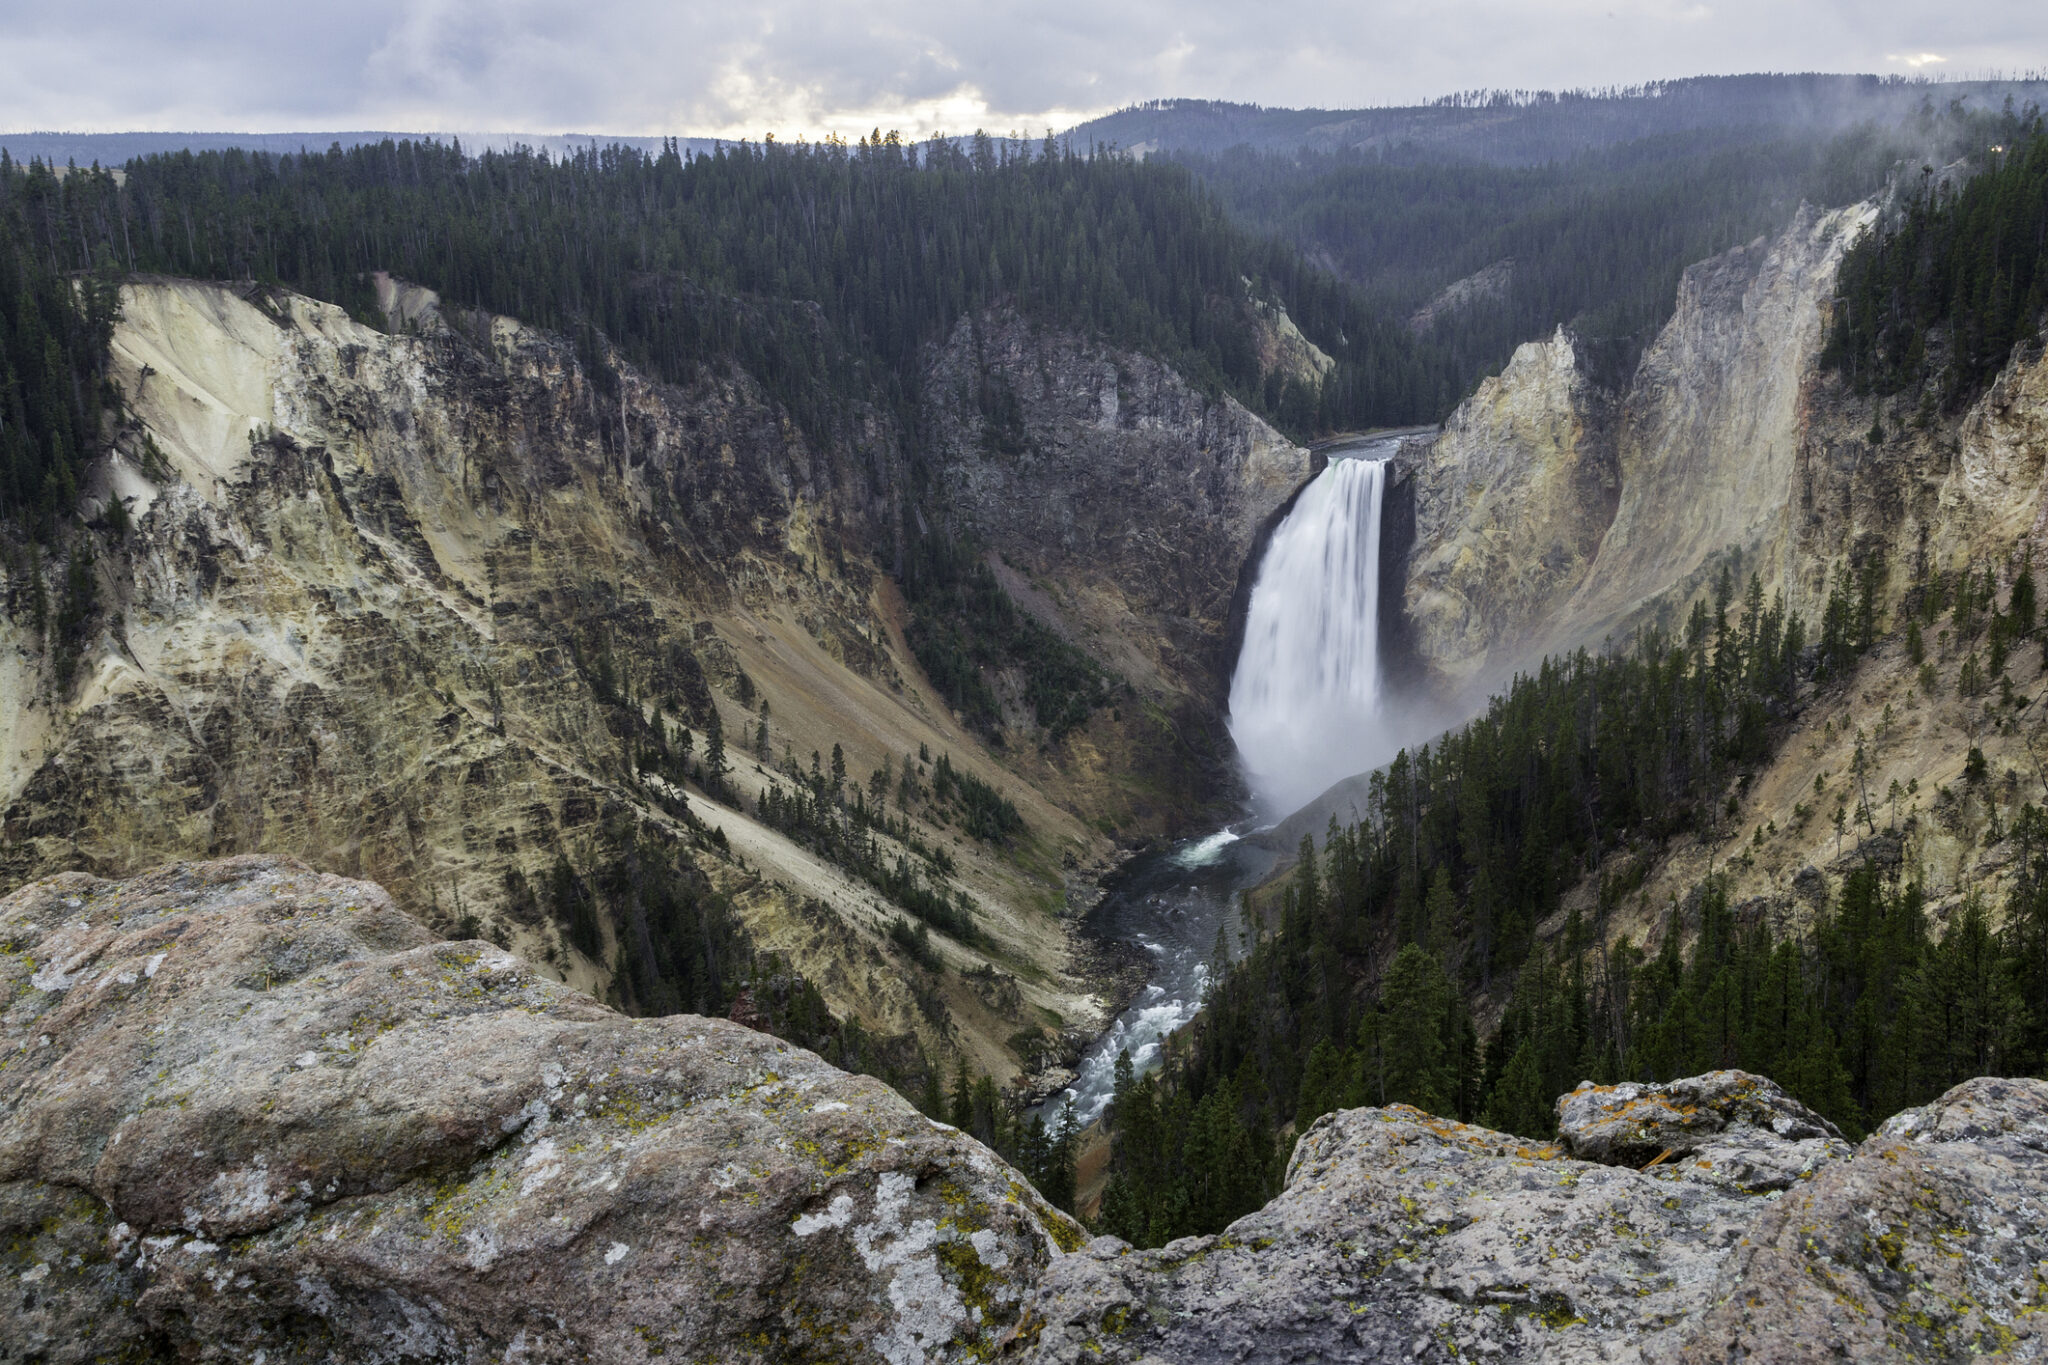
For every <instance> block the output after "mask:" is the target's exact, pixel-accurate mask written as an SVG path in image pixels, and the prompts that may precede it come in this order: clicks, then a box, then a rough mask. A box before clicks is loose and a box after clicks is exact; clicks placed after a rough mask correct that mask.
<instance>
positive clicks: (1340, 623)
mask: <svg viewBox="0 0 2048 1365" xmlns="http://www.w3.org/2000/svg"><path fill="white" fill-rule="evenodd" d="M1420 430H1424V431H1426V430H1427V428H1423V429H1420ZM1415 434H1417V432H1416V431H1414V430H1409V431H1398V432H1383V433H1379V434H1376V435H1373V436H1366V437H1361V438H1359V439H1357V440H1354V441H1349V442H1345V443H1342V444H1339V445H1335V446H1331V447H1326V448H1325V450H1324V454H1325V455H1326V456H1327V457H1328V458H1329V460H1330V461H1331V465H1332V468H1329V469H1326V470H1325V471H1324V472H1323V473H1322V474H1320V475H1318V476H1317V479H1316V481H1315V482H1314V483H1313V484H1311V485H1310V487H1309V488H1308V490H1306V491H1305V492H1304V493H1303V495H1302V497H1301V498H1300V499H1299V500H1297V503H1296V507H1295V510H1294V511H1293V512H1291V513H1290V514H1289V515H1288V518H1287V520H1286V521H1285V522H1283V523H1282V524H1281V526H1280V527H1279V528H1277V529H1276V530H1275V532H1274V536H1273V540H1272V542H1271V543H1270V544H1269V547H1268V550H1267V557H1266V559H1265V560H1264V561H1262V563H1261V566H1260V577H1259V581H1258V585H1257V587H1255V589H1254V591H1253V597H1252V606H1251V619H1250V621H1249V622H1248V624H1247V627H1246V640H1245V646H1244V650H1243V652H1242V653H1241V654H1240V655H1239V657H1238V663H1237V667H1236V669H1235V670H1234V675H1233V679H1232V687H1231V698H1232V705H1233V709H1234V710H1244V711H1245V712H1247V714H1244V715H1233V718H1232V722H1231V732H1232V736H1233V738H1234V739H1235V740H1236V741H1237V742H1238V744H1239V745H1240V746H1241V752H1240V755H1239V757H1240V762H1241V763H1242V765H1243V767H1244V769H1245V772H1246V775H1247V777H1248V779H1249V781H1250V783H1251V787H1252V796H1253V800H1254V804H1255V807H1256V809H1258V810H1259V811H1260V812H1261V813H1262V814H1263V816H1264V817H1265V818H1264V819H1263V820H1262V819H1260V818H1258V817H1254V816H1251V815H1247V816H1246V817H1245V818H1244V819H1242V820H1239V821H1237V822H1235V823H1233V824H1231V825H1230V826H1228V827H1226V828H1224V829H1221V830H1217V831H1216V832H1214V833H1212V834H1209V835H1207V836H1205V837H1203V838H1199V839H1189V840H1186V841H1184V842H1181V843H1178V844H1175V845H1173V846H1171V847H1170V848H1166V849H1161V850H1156V851H1153V852H1150V853H1146V854H1143V855H1141V856H1140V857H1137V858H1135V859H1133V860H1132V861H1131V862H1129V863H1128V864H1126V865H1125V866H1124V867H1123V868H1122V869H1121V870H1120V871H1119V872H1117V873H1116V875H1115V876H1114V877H1112V878H1111V880H1110V881H1109V882H1108V883H1107V884H1106V888H1105V889H1106V890H1107V892H1108V894H1107V895H1106V896H1105V897H1104V898H1103V900H1102V903H1101V904H1100V905H1098V906H1097V907H1096V908H1095V910H1094V911H1093V912H1092V913H1091V914H1090V915H1089V919H1088V925H1087V932H1089V933H1091V934H1094V935H1096V936H1099V937H1102V938H1108V939H1114V940H1117V941H1119V942H1125V943H1132V944H1136V945H1137V946H1138V947H1140V948H1142V949H1143V950H1144V951H1145V953H1146V954H1147V956H1149V957H1150V959H1151V964H1152V965H1151V972H1150V974H1149V978H1148V980H1147V982H1146V984H1145V987H1144V989H1143V990H1142V991H1140V992H1139V994H1138V997H1137V999H1135V1000H1133V1001H1132V1002H1131V1003H1130V1005H1128V1006H1127V1007H1126V1008H1125V1009H1124V1010H1123V1012H1122V1013H1121V1014H1119V1015H1117V1017H1116V1019H1115V1021H1114V1022H1112V1023H1111V1024H1110V1026H1109V1028H1108V1029H1107V1030H1106V1031H1105V1032H1103V1033H1102V1034H1101V1035H1100V1036H1099V1037H1097V1038H1096V1040H1095V1041H1094V1043H1092V1044H1091V1045H1090V1046H1089V1048H1088V1050H1087V1052H1085V1053H1084V1054H1083V1055H1082V1058H1081V1063H1080V1065H1079V1066H1078V1067H1077V1068H1076V1069H1075V1080H1074V1083H1073V1085H1072V1086H1070V1087H1069V1088H1068V1089H1066V1090H1063V1091H1061V1092H1060V1093H1059V1094H1057V1095H1054V1096H1053V1097H1052V1098H1051V1099H1050V1100H1048V1101H1047V1102H1046V1103H1045V1104H1044V1105H1043V1106H1042V1107H1041V1109H1040V1111H1039V1112H1040V1113H1041V1114H1043V1115H1044V1117H1045V1120H1046V1122H1047V1123H1048V1124H1050V1123H1052V1122H1054V1121H1055V1120H1056V1119H1057V1117H1058V1115H1059V1113H1060V1111H1061V1110H1062V1108H1063V1107H1064V1106H1065V1105H1066V1104H1067V1103H1068V1101H1069V1100H1071V1101H1072V1103H1073V1105H1074V1116H1075V1117H1076V1118H1077V1119H1078V1120H1079V1121H1080V1122H1081V1123H1083V1124H1087V1123H1092V1122H1093V1121H1094V1120H1095V1119H1097V1118H1099V1117H1100V1116H1101V1114H1102V1111H1103V1110H1104V1109H1105V1108H1107V1107H1108V1105H1109V1102H1110V1100H1111V1098H1112V1097H1113V1095H1114V1091H1115V1086H1116V1061H1117V1056H1118V1054H1120V1053H1122V1052H1124V1051H1129V1052H1130V1054H1131V1063H1132V1066H1133V1069H1134V1070H1135V1071H1136V1072H1138V1073H1139V1074H1141V1075H1142V1074H1143V1073H1144V1072H1146V1071H1149V1070H1151V1069H1152V1068H1153V1067H1155V1066H1157V1065H1158V1064H1159V1061H1160V1057H1161V1052H1162V1049H1163V1047H1164V1045H1165V1042H1166V1039H1167V1038H1168V1036H1170V1035H1171V1034H1172V1033H1174V1032H1175V1031H1176V1030H1177V1029H1179V1028H1181V1027H1182V1026H1183V1025H1185V1024H1186V1023H1187V1022H1188V1021H1189V1020H1191V1019H1193V1018H1194V1017H1195V1015H1196V1013H1197V1012H1199V1011H1200V1009H1201V1007H1202V998H1203V995H1204V994H1205V992H1206V991H1207V990H1208V985H1209V978H1210V974H1211V972H1212V970H1214V968H1215V964H1216V955H1217V930H1218V929H1219V928H1220V929H1222V930H1223V933H1224V943H1223V951H1224V953H1225V954H1226V955H1227V956H1228V957H1229V958H1231V959H1232V960H1234V959H1236V958H1237V957H1240V956H1242V955H1243V953H1244V949H1245V944H1244V941H1243V937H1242V932H1241V925H1240V924H1239V916H1238V911H1237V905H1238V893H1239V892H1240V891H1243V890H1245V889H1247V888H1249V887H1253V886H1257V885H1258V884H1259V883H1260V882H1262V881H1264V880H1265V879H1266V878H1267V876H1269V875H1270V874H1271V872H1272V870H1273V867H1274V865H1275V864H1276V863H1277V862H1278V861H1279V856H1280V855H1279V854H1278V853H1277V852H1276V851H1274V850H1272V849H1269V848H1267V847H1265V846H1264V845H1263V844H1262V843H1261V842H1259V841H1258V840H1256V839H1248V838H1246V837H1244V836H1246V835H1248V834H1252V833H1255V832H1256V831H1257V830H1258V829H1260V828H1270V823H1269V822H1270V820H1271V819H1272V818H1274V817H1276V816H1278V815H1281V814H1285V813H1286V812H1287V811H1289V810H1291V809H1293V807H1294V806H1296V805H1299V804H1300V803H1301V801H1303V800H1306V799H1309V798H1310V797H1313V796H1315V795H1317V794H1319V793H1320V792H1321V791H1322V790H1323V789H1324V788H1325V787H1327V786H1328V785H1329V784H1330V783H1331V782H1333V781H1336V780H1338V779H1340V778H1343V777H1346V776H1349V775H1351V774H1352V773H1353V772H1356V771H1358V770H1359V767H1353V766H1347V763H1346V760H1347V759H1348V760H1350V761H1352V762H1355V763H1357V764H1358V765H1360V766H1362V767H1370V766H1372V765H1373V764H1374V763H1377V762H1384V761H1385V759H1386V758H1387V757H1390V755H1387V754H1384V753H1382V752H1381V750H1382V749H1383V748H1384V747H1385V745H1384V744H1383V743H1382V742H1381V741H1382V740H1383V738H1384V737H1383V736H1380V735H1378V734H1374V733H1369V732H1370V731H1372V730H1374V729H1375V728H1376V726H1375V721H1376V717H1377V715H1378V706H1379V676H1378V672H1379V670H1378V660H1377V654H1376V649H1375V641H1376V637H1377V627H1378V620H1377V614H1378V610H1379V593H1378V574H1379V564H1378V544H1379V526H1378V524H1377V518H1378V517H1379V516H1380V514H1381V508H1382V499H1381V491H1382V489H1383V486H1384V478H1383V473H1384V471H1382V470H1379V469H1377V468H1375V469H1371V470H1369V471H1367V470H1361V469H1357V468H1351V469H1338V468H1335V467H1334V466H1336V465H1337V464H1338V462H1340V461H1358V462H1361V463H1365V464H1376V463H1377V462H1379V461H1383V460H1386V459H1388V458H1390V457H1391V456H1392V455H1393V454H1394V453H1395V451H1396V450H1397V449H1398V448H1399V446H1400V443H1401V442H1402V441H1403V440H1406V439H1407V438H1408V437H1410V436H1413V435H1415ZM1368 473H1369V476H1370V477H1369V479H1366V478H1362V477H1361V476H1363V475H1366V474H1368ZM1276 564H1277V565H1279V567H1278V568H1277V569H1276V568H1275V565H1276ZM1269 569H1271V570H1273V572H1272V573H1271V574H1269V572H1268V570H1269ZM1255 632H1256V634H1255ZM1248 669H1253V670H1263V671H1264V674H1265V675H1262V676H1247V670H1248ZM1268 675H1269V676H1268ZM1255 707H1256V708H1257V709H1256V710H1254V708H1255ZM1304 717H1307V718H1310V719H1312V720H1313V721H1314V727H1313V728H1318V729H1320V732H1321V733H1320V742H1311V741H1312V740H1315V739H1316V738H1317V737H1316V736H1313V735H1310V736H1304V734H1303V725H1302V718H1304ZM1333 729H1334V730H1339V731H1343V733H1332V731H1333ZM1254 750H1257V751H1254ZM1333 757H1334V760H1335V764H1336V766H1335V767H1331V766H1330V765H1331V763H1332V761H1333ZM1340 768H1341V769H1342V771H1338V770H1337V769H1340Z"/></svg>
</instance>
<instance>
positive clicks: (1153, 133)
mask: <svg viewBox="0 0 2048 1365" xmlns="http://www.w3.org/2000/svg"><path fill="white" fill-rule="evenodd" d="M2007 100H2010V101H2012V102H2013V103H2014V104H2015V105H2024V104H2027V103H2029V102H2034V103H2041V102H2048V77H2044V76H2042V75H2040V74H2029V75H2024V76H2020V77H2018V78H2016V79H2012V80H1982V81H1932V80H1928V79H1926V78H1924V77H1901V76H1873V75H1838V74H1832V73H1824V72H1797V73H1785V74H1764V73H1757V74H1751V75H1743V76H1694V77H1689V78H1686V79H1682V80H1669V81H1650V82H1647V83H1645V84H1642V85H1632V86H1611V87H1606V88H1602V89H1597V90H1468V91H1462V92H1460V93H1458V94H1454V95H1445V96H1443V97H1442V98H1440V99H1434V100H1430V101H1427V102H1426V103H1423V104H1413V105H1405V106H1382V107H1379V108H1371V109H1267V108H1262V107H1260V106H1259V105H1256V104H1232V103H1229V102H1228V101H1224V100H1195V99H1169V100H1150V101H1147V102H1145V103H1142V104H1135V105H1132V106H1131V107H1130V108H1128V109H1119V110H1118V111H1117V112H1115V113H1113V114H1105V115H1103V116H1102V117H1101V118H1098V119H1091V120H1090V121H1089V122H1087V123H1083V124H1081V125H1079V126H1078V127H1076V128H1075V129H1074V130H1073V136H1074V137H1075V138H1076V139H1077V140H1085V141H1086V142H1087V143H1090V144H1093V143H1097V142H1108V143H1114V144H1116V145H1117V146H1121V147H1128V148H1133V149H1142V150H1146V151H1166V152H1193V153H1201V154H1211V155H1213V154H1215V153H1219V152H1225V151H1229V150H1230V149H1232V148H1236V147H1244V148H1248V149H1251V150H1254V151H1264V152H1280V153H1286V154H1288V155H1293V154H1295V153H1297V152H1304V151H1306V152H1313V153H1330V152H1364V153H1368V154H1376V153H1389V154H1398V155H1400V156H1403V157H1407V158H1415V157H1430V158H1434V159H1437V160H1442V161H1448V162H1464V163H1489V164H1492V165H1498V166H1541V165H1545V164H1548V163H1553V162H1561V161H1568V160H1570V159H1571V158H1573V157H1575V156H1578V155H1580V154H1582V153H1584V152H1589V151H1596V150H1599V149H1600V148H1604V147H1612V146H1614V145H1616V144H1618V143H1624V142H1636V141H1639V140H1642V139H1645V138H1657V137H1664V136H1668V135H1671V134H1687V133H1696V132H1701V131H1708V130H1716V129H1718V130H1736V131H1738V133H1739V135H1741V136H1747V137H1759V136H1761V137H1765V138H1769V137H1774V136H1784V135H1786V134H1790V133H1795V132H1796V133H1801V134H1807V135H1818V136H1821V137H1826V136H1829V135H1831V134H1834V133H1839V132H1844V131H1847V130H1848V129H1851V128H1854V127H1857V126H1858V125H1862V124H1880V125H1882V124H1891V123H1896V122H1898V121H1899V120H1901V119H1904V118H1908V117H1911V116H1913V115H1915V114H1916V113H1918V112H1919V111H1920V110H1922V109H1943V108H1947V107H1949V106H1951V105H1959V106H1961V107H1964V108H1968V109H1973V110H1979V111H1987V110H1994V109H1996V108H1998V107H1999V106H2000V105H2001V104H2002V103H2004V102H2005V101H2007Z"/></svg>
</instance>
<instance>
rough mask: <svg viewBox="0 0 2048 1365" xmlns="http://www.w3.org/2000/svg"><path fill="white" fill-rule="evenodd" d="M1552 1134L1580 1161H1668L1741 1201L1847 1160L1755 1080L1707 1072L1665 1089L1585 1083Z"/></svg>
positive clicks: (1801, 1108) (1560, 1108) (1560, 1105)
mask: <svg viewBox="0 0 2048 1365" xmlns="http://www.w3.org/2000/svg"><path fill="white" fill-rule="evenodd" d="M1557 1136H1558V1141H1559V1142H1560V1143H1562V1144H1563V1146H1564V1149H1565V1150H1566V1151H1567V1152H1569V1153H1571V1154H1572V1155H1573V1156H1575V1157H1578V1158H1579V1159H1581V1160H1584V1161H1598V1162H1600V1163H1602V1164H1603V1165H1608V1166H1635V1167H1639V1168H1648V1167H1651V1166H1659V1165H1662V1164H1664V1163H1665V1162H1667V1161H1672V1160H1676V1161H1677V1162H1679V1163H1680V1164H1681V1165H1684V1166H1689V1167H1691V1168H1692V1169H1693V1170H1695V1171H1699V1172H1702V1173H1704V1174H1705V1175H1706V1177H1707V1178H1708V1179H1711V1180H1715V1181H1719V1182H1721V1183H1723V1184H1727V1185H1731V1186H1733V1187H1734V1188H1735V1189H1738V1190H1740V1191H1741V1192H1743V1193H1745V1194H1761V1193H1763V1192H1765V1191H1767V1190H1783V1189H1789V1188H1790V1187H1791V1186H1792V1184H1793V1182H1794V1181H1798V1180H1803V1179H1805V1178H1806V1177H1807V1176H1809V1175H1811V1174H1813V1172H1814V1171H1816V1170H1818V1169H1820V1167H1822V1166H1824V1165H1826V1164H1827V1163H1828V1162H1830V1161H1839V1160H1841V1159H1842V1158H1843V1157H1846V1156H1848V1155H1849V1144H1848V1143H1846V1142H1844V1141H1843V1140H1842V1134H1841V1131H1840V1130H1839V1129H1837V1128H1836V1127H1835V1125H1834V1124H1832V1123H1829V1122H1828V1121H1827V1120H1826V1119H1824V1118H1822V1117H1821V1116H1820V1115H1818V1114H1816V1113H1814V1112H1813V1111H1812V1110H1811V1109H1808V1108H1807V1107H1806V1106H1805V1105H1803V1104H1801V1103H1800V1102H1799V1101H1798V1100H1795V1099H1793V1098H1792V1097H1791V1096H1790V1095H1787V1094H1786V1093H1785V1092H1784V1091H1782V1090H1780V1089H1779V1088H1778V1087H1777V1086H1776V1085H1775V1084H1773V1083H1772V1082H1771V1081H1769V1080H1766V1079H1765V1078H1763V1077H1762V1076H1752V1075H1750V1074H1749V1073H1748V1072H1744V1071H1710V1072H1708V1073H1707V1074H1706V1075H1704V1076H1694V1077H1691V1078H1689V1079H1687V1080H1682V1081H1673V1082H1671V1083H1670V1084H1668V1085H1640V1084H1634V1083H1627V1084H1622V1085H1594V1084H1593V1083H1592V1082H1590V1081H1588V1082H1586V1083H1585V1084H1583V1085H1581V1086H1580V1087H1579V1088H1578V1089H1577V1090H1574V1091H1573V1092H1572V1093H1571V1094H1569V1095H1566V1096H1565V1097H1564V1098H1562V1099H1560V1100H1559V1101H1558V1102H1557Z"/></svg>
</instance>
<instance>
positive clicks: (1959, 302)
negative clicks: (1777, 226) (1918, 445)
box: [1826, 113, 2048, 420]
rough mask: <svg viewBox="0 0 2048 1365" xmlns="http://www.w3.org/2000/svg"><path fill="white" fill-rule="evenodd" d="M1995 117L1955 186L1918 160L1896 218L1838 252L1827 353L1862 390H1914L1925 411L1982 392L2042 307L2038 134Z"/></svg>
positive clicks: (2042, 158)
mask: <svg viewBox="0 0 2048 1365" xmlns="http://www.w3.org/2000/svg"><path fill="white" fill-rule="evenodd" d="M2042 134H2043V127H2042V122H2041V118H2040V115H2039V114H2038V113H2034V114H2033V115H2032V117H2031V118H2016V119H2010V120H2004V121H2002V122H2001V124H2000V125H1998V126H1996V127H1995V129H1994V130H1993V131H1992V135H1991V136H1990V137H1988V138H1986V141H1987V142H1989V143H1990V144H1991V145H1990V146H1989V147H1988V148H1986V149H1985V151H1984V152H1983V154H1982V164H1983V166H1984V169H1983V171H1982V173H1981V174H1978V175H1975V176H1972V177H1971V178H1969V179H1968V180H1965V181H1963V182H1962V183H1961V184H1960V185H1958V184H1957V183H1956V182H1955V181H1954V180H1952V179H1949V178H1946V177H1944V178H1942V179H1940V180H1937V179H1936V178H1935V176H1934V174H1933V170H1932V168H1931V167H1930V168H1926V169H1925V170H1923V172H1922V174H1921V176H1920V177H1919V181H1918V183H1917V184H1911V185H1909V197H1908V198H1907V200H1906V202H1905V204H1904V206H1903V209H1902V211H1901V212H1900V213H1899V215H1898V217H1897V218H1896V220H1895V221H1893V222H1891V223H1888V224H1887V225H1885V226H1884V227H1883V228H1881V229H1880V230H1879V231H1877V232H1875V233H1873V234H1871V235H1870V236H1869V237H1868V238H1866V239H1865V240H1864V241H1862V242H1860V243H1858V244H1857V245H1856V246H1855V248H1853V249H1852V250H1851V251H1850V252H1849V255H1848V256H1847V258H1845V259H1844V260H1843V262H1842V278H1841V294H1842V307H1841V308H1840V309H1839V310H1838V311H1837V313H1836V315H1835V327H1834V331H1833V333H1832V335H1831V336H1830V338H1829V345H1828V353H1827V357H1826V358H1827V363H1829V364H1830V365H1831V366H1833V367H1834V368H1835V369H1837V370H1839V371H1841V372H1842V373H1843V374H1844V375H1845V376H1846V377H1847V379H1848V381H1849V383H1850V386H1851V387H1852V388H1853V389H1854V390H1855V391H1856V392H1857V393H1860V394H1869V393H1876V394H1879V395H1883V396H1886V397H1889V396H1891V395H1893V394H1899V393H1904V392H1907V391H1908V390H1912V391H1914V392H1916V393H1917V394H1918V395H1919V398H1920V417H1921V419H1922V420H1924V419H1925V418H1926V417H1927V416H1929V415H1931V414H1932V413H1934V412H1935V411H1937V410H1949V411H1952V410H1954V409H1956V408H1959V407H1961V406H1962V405H1964V404H1965V403H1967V402H1968V401H1969V400H1970V399H1972V398H1974V397H1976V395H1977V394H1978V393H1979V392H1981V391H1982V390H1983V388H1984V386H1985V385H1986V384H1988V383H1989V382H1990V381H1991V379H1992V377H1993V376H1994V375H1996V374H1997V373H1998V371H1999V370H2000V369H2002V368H2003V367H2004V365H2005V362H2006V360H2007V359H2008V358H2009V357H2010V356H2011V354H2012V350H2013V347H2014V346H2016V345H2019V344H2022V343H2024V342H2030V341H2033V340H2035V339H2036V336H2037V333H2038V330H2039V327H2040V323H2041V316H2042V311H2043V310H2044V309H2048V137H2044V136H2043V135H2042Z"/></svg>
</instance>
